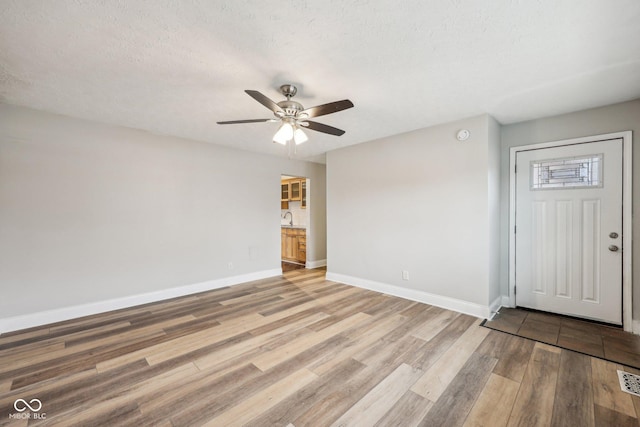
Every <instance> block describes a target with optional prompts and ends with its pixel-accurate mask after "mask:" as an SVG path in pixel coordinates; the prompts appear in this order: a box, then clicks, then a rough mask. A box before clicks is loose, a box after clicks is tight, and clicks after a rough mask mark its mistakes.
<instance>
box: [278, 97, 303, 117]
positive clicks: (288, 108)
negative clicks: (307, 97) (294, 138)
mask: <svg viewBox="0 0 640 427" xmlns="http://www.w3.org/2000/svg"><path fill="white" fill-rule="evenodd" d="M278 106H279V107H280V108H282V109H283V110H284V115H285V117H296V115H297V114H298V113H299V112H300V111H302V110H304V107H303V106H302V105H301V104H300V103H298V102H296V101H291V100H286V101H280V102H278Z"/></svg>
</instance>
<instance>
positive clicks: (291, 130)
mask: <svg viewBox="0 0 640 427" xmlns="http://www.w3.org/2000/svg"><path fill="white" fill-rule="evenodd" d="M280 91H281V92H282V94H283V95H284V96H285V97H286V98H287V100H286V101H280V102H278V103H276V102H273V101H272V100H271V99H269V98H267V97H266V96H264V95H263V94H261V93H260V92H258V91H257V90H245V92H246V93H247V94H248V95H249V96H250V97H252V98H253V99H255V100H256V101H258V102H259V103H260V104H262V105H264V106H265V107H267V108H268V109H269V110H271V111H273V114H274V115H275V117H276V118H275V119H249V120H232V121H227V122H217V123H218V124H219V125H231V124H239V123H260V122H282V125H281V126H280V128H279V129H278V131H277V132H276V134H275V135H274V136H273V142H277V143H279V144H282V145H286V144H287V142H289V141H291V140H292V139H293V141H294V142H295V143H296V145H297V144H302V143H303V142H305V141H307V140H308V139H309V138H308V137H307V135H306V134H305V133H304V132H303V131H302V129H310V130H315V131H316V132H322V133H328V134H329V135H336V136H340V135H343V134H344V131H343V130H342V129H338V128H334V127H333V126H329V125H325V124H322V123H318V122H314V121H311V120H308V119H309V118H312V117H319V116H324V115H325V114H331V113H337V112H338V111H342V110H346V109H347V108H351V107H353V102H351V101H349V100H348V99H343V100H342V101H336V102H330V103H328V104H322V105H318V106H316V107H311V108H306V109H305V108H304V107H303V106H302V104H300V103H299V102H296V101H292V100H291V98H293V97H294V96H295V94H296V93H297V92H298V89H297V88H296V87H295V86H294V85H291V84H285V85H282V86H280Z"/></svg>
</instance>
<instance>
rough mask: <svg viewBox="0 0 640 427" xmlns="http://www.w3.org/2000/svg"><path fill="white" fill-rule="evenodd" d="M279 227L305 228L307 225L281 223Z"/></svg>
mask: <svg viewBox="0 0 640 427" xmlns="http://www.w3.org/2000/svg"><path fill="white" fill-rule="evenodd" d="M280 228H297V229H298V230H306V229H307V227H305V226H304V225H288V224H281V225H280Z"/></svg>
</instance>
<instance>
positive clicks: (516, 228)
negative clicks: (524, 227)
mask: <svg viewBox="0 0 640 427" xmlns="http://www.w3.org/2000/svg"><path fill="white" fill-rule="evenodd" d="M517 232H518V226H517V225H514V226H513V234H516V233H517Z"/></svg>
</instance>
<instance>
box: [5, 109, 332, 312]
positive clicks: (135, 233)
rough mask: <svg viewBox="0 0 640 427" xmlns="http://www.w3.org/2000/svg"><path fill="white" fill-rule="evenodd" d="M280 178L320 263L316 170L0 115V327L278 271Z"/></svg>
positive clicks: (321, 188)
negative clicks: (306, 207)
mask: <svg viewBox="0 0 640 427" xmlns="http://www.w3.org/2000/svg"><path fill="white" fill-rule="evenodd" d="M270 143H271V142H270V141H269V140H265V144H270ZM283 173H285V174H291V175H297V176H305V177H308V178H310V179H311V191H312V204H311V209H310V210H311V212H310V221H311V222H312V224H311V225H312V229H311V232H312V235H311V236H310V238H309V240H310V242H311V245H310V246H311V247H310V248H309V251H308V257H309V259H310V260H311V261H318V260H324V259H326V235H325V233H326V225H325V224H326V212H325V209H326V202H325V198H326V195H325V180H326V176H325V166H324V165H320V164H316V163H309V162H301V161H291V160H286V159H283V158H279V157H273V156H266V155H260V154H254V153H250V152H244V151H239V150H233V149H228V148H223V147H220V146H216V145H213V144H206V143H199V142H194V141H188V140H183V139H178V138H173V137H165V136H158V135H153V134H149V133H146V132H142V131H138V130H132V129H126V128H120V127H113V126H107V125H102V124H98V123H93V122H88V121H83V120H78V119H72V118H68V117H64V116H58V115H54V114H48V113H44V112H38V111H34V110H29V109H25V108H20V107H14V106H8V105H3V104H0V292H1V297H0V320H1V318H6V317H11V316H19V315H29V314H30V313H37V312H39V311H45V310H52V309H58V308H64V307H71V306H75V305H81V304H87V303H92V302H99V301H105V300H109V299H117V298H122V297H127V296H131V295H138V294H145V293H151V292H157V291H161V290H164V289H168V288H173V287H179V286H185V285H191V284H195V283H200V282H205V281H210V280H214V279H218V278H224V277H231V276H237V275H244V274H249V273H255V272H264V271H268V270H273V269H279V268H280V176H281V174H283ZM228 262H232V263H233V269H229V268H228Z"/></svg>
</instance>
